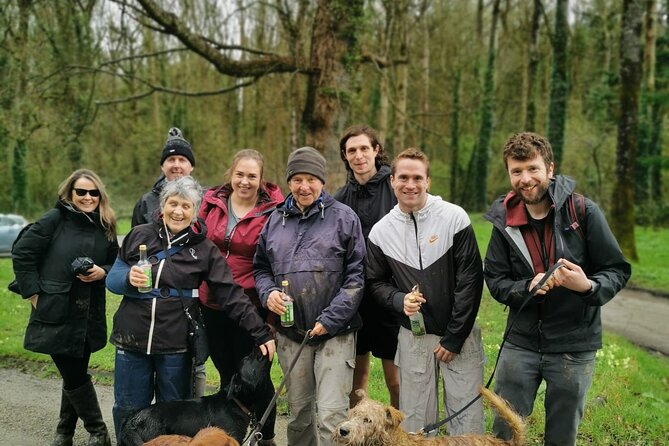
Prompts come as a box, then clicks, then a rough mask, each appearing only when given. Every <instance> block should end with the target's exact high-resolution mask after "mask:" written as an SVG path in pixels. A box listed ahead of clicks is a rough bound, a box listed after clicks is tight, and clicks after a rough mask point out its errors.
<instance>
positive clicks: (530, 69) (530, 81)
mask: <svg viewBox="0 0 669 446" xmlns="http://www.w3.org/2000/svg"><path fill="white" fill-rule="evenodd" d="M540 25H541V0H534V4H533V9H532V25H531V30H530V47H529V51H528V58H529V60H528V62H527V85H526V93H525V97H526V105H525V130H527V131H530V132H533V131H535V130H536V116H537V105H536V89H537V87H536V86H537V69H538V68H539V48H538V45H539V27H540Z"/></svg>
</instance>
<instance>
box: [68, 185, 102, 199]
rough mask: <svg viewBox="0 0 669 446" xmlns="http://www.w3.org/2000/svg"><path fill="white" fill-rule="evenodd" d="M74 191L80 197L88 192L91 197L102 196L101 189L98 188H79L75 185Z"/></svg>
mask: <svg viewBox="0 0 669 446" xmlns="http://www.w3.org/2000/svg"><path fill="white" fill-rule="evenodd" d="M74 193H75V194H77V196H78V197H85V196H86V194H88V195H90V196H91V197H99V196H100V191H99V190H98V189H79V188H78V187H75V188H74Z"/></svg>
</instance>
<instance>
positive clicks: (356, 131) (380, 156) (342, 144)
mask: <svg viewBox="0 0 669 446" xmlns="http://www.w3.org/2000/svg"><path fill="white" fill-rule="evenodd" d="M360 135H365V136H367V137H368V138H369V142H370V144H371V145H372V148H375V147H378V148H379V152H378V153H377V154H376V158H374V165H375V166H376V170H378V169H380V168H381V166H390V161H389V160H388V154H387V153H386V149H384V148H383V145H382V144H381V143H380V142H379V135H378V133H377V132H376V130H374V129H373V128H371V127H369V126H367V125H364V124H356V125H352V126H350V127H349V128H347V129H346V130H344V134H343V135H342V137H341V139H340V140H339V156H340V157H341V160H342V161H343V162H344V166H345V167H346V170H348V171H349V172H353V170H352V169H351V166H349V165H348V161H347V160H346V141H348V140H349V139H350V138H353V137H355V136H360Z"/></svg>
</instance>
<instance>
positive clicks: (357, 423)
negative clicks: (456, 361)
mask: <svg viewBox="0 0 669 446" xmlns="http://www.w3.org/2000/svg"><path fill="white" fill-rule="evenodd" d="M356 394H357V395H358V396H360V397H362V400H361V401H360V402H359V403H358V404H357V405H356V406H355V407H354V408H353V409H351V410H349V411H348V420H347V421H344V422H343V423H341V424H340V425H339V426H337V429H336V430H335V433H334V435H333V439H334V441H335V443H337V444H339V445H346V446H392V445H395V446H427V445H434V446H437V445H446V446H521V445H524V444H525V422H524V421H523V419H522V418H521V417H520V416H519V415H518V414H517V413H515V412H514V411H513V410H512V409H511V407H509V404H508V403H507V402H506V401H504V400H503V399H502V398H500V397H499V396H497V395H496V394H495V393H494V392H492V391H491V390H488V389H486V388H485V387H482V388H481V394H482V395H483V397H484V398H485V399H486V400H488V401H490V404H492V406H493V407H494V408H495V410H496V411H497V412H498V413H499V415H500V416H501V417H502V418H503V419H504V420H505V421H506V422H507V423H509V426H510V427H511V431H512V432H513V438H512V439H511V440H510V441H504V440H500V439H498V438H495V437H492V436H489V435H476V434H470V435H458V436H455V437H439V438H428V437H426V436H425V435H422V434H415V435H414V434H409V433H408V432H407V431H405V430H404V429H402V428H401V427H400V423H401V422H402V420H404V414H403V413H402V412H400V411H399V410H397V409H395V408H394V407H392V406H386V405H383V404H381V403H379V402H377V401H374V400H371V399H369V398H367V396H366V395H365V392H364V391H363V390H357V391H356Z"/></svg>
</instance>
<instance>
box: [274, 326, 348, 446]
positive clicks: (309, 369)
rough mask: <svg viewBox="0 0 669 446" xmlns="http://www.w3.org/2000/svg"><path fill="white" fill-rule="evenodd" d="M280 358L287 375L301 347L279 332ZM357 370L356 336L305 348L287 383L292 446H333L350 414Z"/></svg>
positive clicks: (289, 431) (290, 441)
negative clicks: (337, 434)
mask: <svg viewBox="0 0 669 446" xmlns="http://www.w3.org/2000/svg"><path fill="white" fill-rule="evenodd" d="M276 339H277V355H278V357H279V364H280V365H281V370H282V371H283V373H284V374H286V372H287V370H288V367H289V366H290V363H291V362H292V360H293V358H294V357H295V355H296V354H297V351H298V349H299V347H300V344H298V343H297V342H295V341H292V340H290V339H288V338H287V337H285V336H283V335H282V334H281V333H279V332H277V333H276ZM354 368H355V335H354V334H353V333H350V334H346V335H342V336H336V337H334V338H332V339H330V340H328V341H326V342H324V343H322V344H318V345H313V346H312V345H305V346H304V349H303V350H302V353H301V354H300V355H299V358H298V359H297V362H296V363H295V367H294V368H293V370H292V371H291V372H290V374H289V375H288V379H287V380H286V388H287V396H288V407H289V408H290V417H289V419H288V432H287V438H288V445H289V446H329V445H334V443H333V442H332V433H333V432H334V430H335V428H336V427H337V425H338V424H339V423H341V422H342V421H344V420H345V419H346V415H347V413H348V404H349V399H348V398H349V393H350V392H351V388H352V387H353V369H354Z"/></svg>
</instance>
